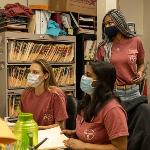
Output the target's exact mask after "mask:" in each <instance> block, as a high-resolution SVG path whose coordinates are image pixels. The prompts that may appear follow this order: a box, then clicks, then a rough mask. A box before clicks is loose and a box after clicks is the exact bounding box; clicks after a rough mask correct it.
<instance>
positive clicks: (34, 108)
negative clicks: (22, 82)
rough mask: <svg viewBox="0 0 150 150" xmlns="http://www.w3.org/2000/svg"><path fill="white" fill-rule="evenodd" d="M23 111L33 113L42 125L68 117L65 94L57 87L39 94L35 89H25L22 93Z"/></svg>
mask: <svg viewBox="0 0 150 150" xmlns="http://www.w3.org/2000/svg"><path fill="white" fill-rule="evenodd" d="M21 111H22V112H28V113H32V114H33V117H34V119H35V121H36V122H37V123H38V125H41V126H46V125H51V124H54V123H55V121H63V120H66V119H67V118H68V115H67V111H66V99H65V95H64V93H63V91H62V90H61V89H59V88H57V87H54V88H52V89H51V90H50V91H48V90H47V91H44V92H43V93H42V94H41V95H39V96H37V95H35V92H34V89H32V90H25V91H24V92H23V94H22V100H21Z"/></svg>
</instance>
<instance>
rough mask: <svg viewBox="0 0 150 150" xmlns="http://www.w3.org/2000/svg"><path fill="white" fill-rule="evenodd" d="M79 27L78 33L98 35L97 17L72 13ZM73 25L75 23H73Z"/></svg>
mask: <svg viewBox="0 0 150 150" xmlns="http://www.w3.org/2000/svg"><path fill="white" fill-rule="evenodd" d="M72 14H73V16H74V17H75V19H76V21H77V22H78V25H79V31H78V33H84V34H96V32H97V16H92V15H85V14H81V13H72ZM72 24H73V23H72Z"/></svg>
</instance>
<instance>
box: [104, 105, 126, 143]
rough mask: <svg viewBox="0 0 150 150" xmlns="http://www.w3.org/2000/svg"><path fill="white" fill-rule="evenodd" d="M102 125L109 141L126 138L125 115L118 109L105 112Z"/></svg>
mask: <svg viewBox="0 0 150 150" xmlns="http://www.w3.org/2000/svg"><path fill="white" fill-rule="evenodd" d="M104 125H105V128H106V130H107V134H108V136H109V140H112V139H115V138H118V137H121V136H128V126H127V119H126V114H125V112H124V110H123V109H121V108H120V107H114V108H112V109H111V110H109V111H108V112H107V114H106V115H105V117H104Z"/></svg>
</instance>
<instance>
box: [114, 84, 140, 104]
mask: <svg viewBox="0 0 150 150" xmlns="http://www.w3.org/2000/svg"><path fill="white" fill-rule="evenodd" d="M114 93H115V94H116V95H117V96H119V97H120V99H121V100H122V101H130V100H132V99H134V98H137V97H139V96H141V94H140V91H139V85H136V86H134V87H133V88H129V89H117V88H115V89H114Z"/></svg>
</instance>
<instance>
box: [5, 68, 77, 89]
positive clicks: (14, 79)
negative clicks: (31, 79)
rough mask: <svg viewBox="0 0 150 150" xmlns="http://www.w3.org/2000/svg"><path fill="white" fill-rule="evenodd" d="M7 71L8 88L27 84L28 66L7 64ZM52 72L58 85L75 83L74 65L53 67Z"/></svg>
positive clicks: (22, 86)
mask: <svg viewBox="0 0 150 150" xmlns="http://www.w3.org/2000/svg"><path fill="white" fill-rule="evenodd" d="M8 71H9V75H8V88H10V89H12V88H24V87H27V86H28V84H27V75H28V72H29V66H9V68H8ZM53 72H54V76H55V78H56V82H57V83H58V85H59V86H70V85H74V84H75V69H74V66H65V67H55V68H53Z"/></svg>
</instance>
